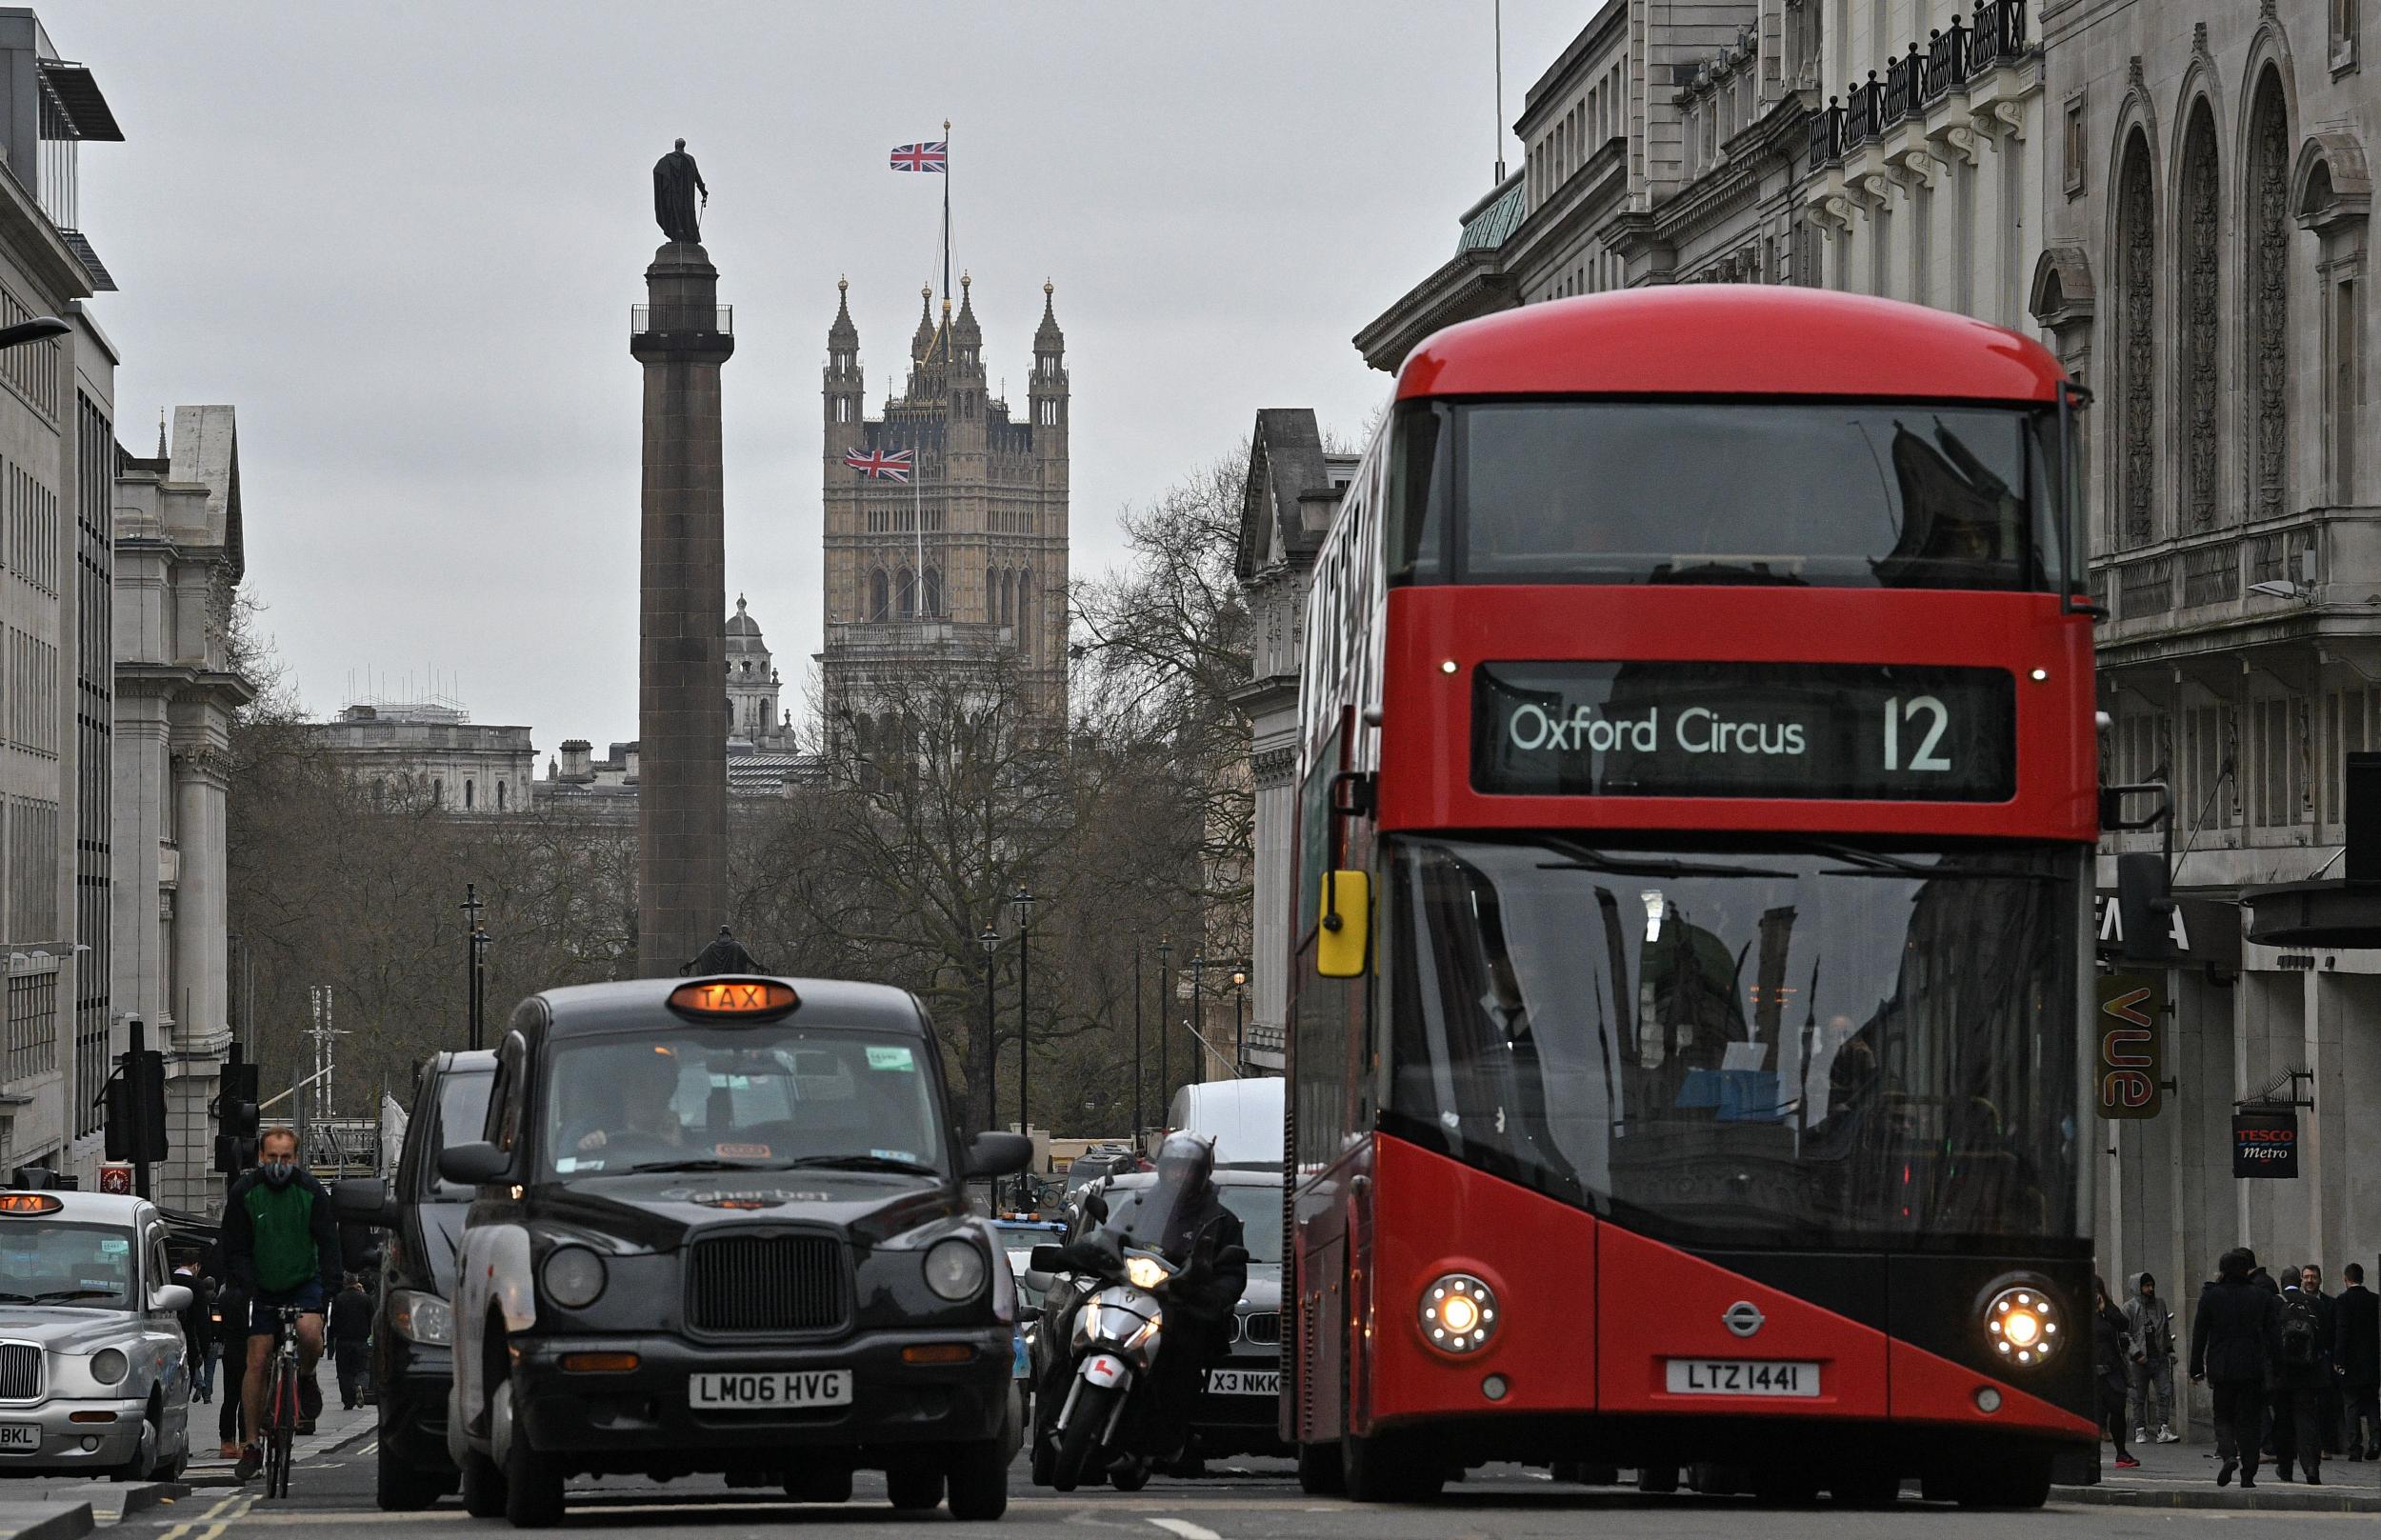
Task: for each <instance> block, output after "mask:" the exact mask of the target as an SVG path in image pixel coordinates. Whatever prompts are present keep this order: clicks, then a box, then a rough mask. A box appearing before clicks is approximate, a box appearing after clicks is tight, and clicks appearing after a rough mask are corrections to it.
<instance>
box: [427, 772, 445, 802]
mask: <svg viewBox="0 0 2381 1540" xmlns="http://www.w3.org/2000/svg"><path fill="white" fill-rule="evenodd" d="M446 805H447V782H446V778H445V777H443V776H432V777H431V778H430V806H431V807H434V808H443V807H445V806H446Z"/></svg>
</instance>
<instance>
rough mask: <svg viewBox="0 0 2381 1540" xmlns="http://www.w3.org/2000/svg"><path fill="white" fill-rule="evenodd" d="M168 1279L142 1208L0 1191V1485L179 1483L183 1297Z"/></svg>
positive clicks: (82, 1196)
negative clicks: (61, 1478)
mask: <svg viewBox="0 0 2381 1540" xmlns="http://www.w3.org/2000/svg"><path fill="white" fill-rule="evenodd" d="M171 1280H172V1272H171V1270H170V1269H169V1267H168V1266H167V1262H166V1222H165V1217H164V1215H162V1214H160V1213H159V1212H158V1211H157V1208H156V1205H154V1204H152V1203H150V1202H149V1201H148V1200H147V1199H145V1198H128V1197H119V1196H114V1195H111V1194H104V1193H98V1192H53V1191H40V1192H17V1191H0V1476H16V1475H93V1476H97V1475H107V1476H112V1477H114V1478H116V1479H117V1480H120V1481H136V1480H142V1479H145V1478H150V1477H156V1478H162V1479H167V1480H170V1479H171V1478H173V1477H174V1476H177V1475H180V1474H181V1472H182V1467H183V1466H184V1465H185V1464H186V1463H187V1462H188V1461H189V1459H190V1370H189V1367H188V1365H187V1363H186V1361H185V1356H184V1350H183V1342H182V1323H181V1312H182V1311H183V1310H188V1309H189V1308H190V1290H189V1288H188V1287H187V1286H185V1285H182V1284H178V1283H174V1282H172V1281H171Z"/></svg>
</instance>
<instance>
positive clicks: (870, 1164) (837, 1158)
mask: <svg viewBox="0 0 2381 1540" xmlns="http://www.w3.org/2000/svg"><path fill="white" fill-rule="evenodd" d="M793 1165H795V1166H797V1167H822V1168H826V1169H829V1170H846V1171H903V1172H907V1173H909V1174H911V1175H915V1176H940V1175H942V1174H943V1173H942V1172H940V1171H938V1170H935V1169H934V1168H933V1167H931V1166H921V1165H919V1164H918V1163H917V1162H916V1161H914V1160H895V1159H894V1158H893V1157H892V1156H890V1155H805V1156H803V1157H802V1158H801V1159H800V1160H797V1161H795V1162H793Z"/></svg>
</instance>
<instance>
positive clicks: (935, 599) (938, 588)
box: [926, 567, 943, 619]
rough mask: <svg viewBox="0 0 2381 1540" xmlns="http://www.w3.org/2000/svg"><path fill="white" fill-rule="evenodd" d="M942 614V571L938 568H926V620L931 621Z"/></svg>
mask: <svg viewBox="0 0 2381 1540" xmlns="http://www.w3.org/2000/svg"><path fill="white" fill-rule="evenodd" d="M942 612H943V570H942V569H941V568H939V567H930V568H928V569H927V570H926V614H927V618H929V619H932V618H934V617H936V616H938V615H940V614H941V613H942Z"/></svg>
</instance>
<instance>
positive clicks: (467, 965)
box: [0, 328, 488, 1053]
mask: <svg viewBox="0 0 2381 1540" xmlns="http://www.w3.org/2000/svg"><path fill="white" fill-rule="evenodd" d="M10 330H14V329H13V328H0V347H5V346H7V343H6V341H5V339H6V337H7V336H8V333H9V331H10ZM448 891H449V892H452V891H453V890H452V889H449V890H448ZM455 907H456V908H457V909H460V910H463V912H464V913H465V914H466V915H468V916H469V918H468V919H466V920H465V921H464V923H463V945H464V949H465V950H464V954H463V1019H464V1021H465V1022H466V1023H468V1024H469V1026H470V1034H471V1051H472V1052H474V1053H476V1052H478V1051H479V1047H480V992H479V986H480V962H479V959H480V928H479V911H480V910H483V909H486V908H487V907H488V906H487V905H485V904H483V903H481V902H480V900H479V885H478V884H477V883H469V882H467V883H465V884H464V885H463V902H462V903H460V904H458V905H456V906H455Z"/></svg>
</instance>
